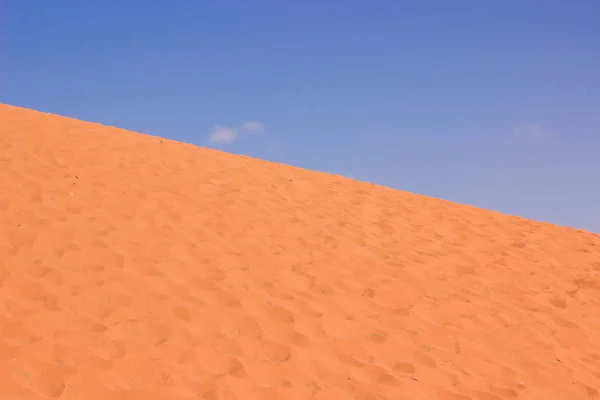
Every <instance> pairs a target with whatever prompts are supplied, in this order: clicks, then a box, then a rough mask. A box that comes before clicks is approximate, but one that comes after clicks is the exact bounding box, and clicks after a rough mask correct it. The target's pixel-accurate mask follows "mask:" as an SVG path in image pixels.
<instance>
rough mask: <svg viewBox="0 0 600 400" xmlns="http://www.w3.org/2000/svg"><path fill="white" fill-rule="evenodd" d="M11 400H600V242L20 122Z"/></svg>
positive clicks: (138, 142)
mask: <svg viewBox="0 0 600 400" xmlns="http://www.w3.org/2000/svg"><path fill="white" fill-rule="evenodd" d="M0 171H1V173H0V188H1V191H0V332H1V337H0V398H1V399H9V400H12V399H15V400H16V399H41V398H43V399H72V400H83V399H85V400H99V399H123V400H125V399H127V400H130V399H140V400H142V399H143V400H145V399H174V400H183V399H186V400H187V399H189V400H191V399H228V400H230V399H392V400H395V399H417V400H432V399H447V400H467V399H485V400H497V399H510V398H515V399H517V398H518V399H544V400H551V399H561V400H565V399H569V400H573V399H594V398H599V397H600V236H598V235H594V234H591V233H588V232H582V231H576V230H574V229H568V228H561V227H557V226H553V225H549V224H543V223H538V222H534V221H528V220H525V219H521V218H515V217H509V216H506V215H502V214H499V213H495V212H491V211H485V210H480V209H476V208H473V207H469V206H464V205H457V204H453V203H450V202H447V201H442V200H436V199H432V198H427V197H424V196H418V195H414V194H410V193H405V192H401V191H396V190H392V189H388V188H385V187H380V186H374V185H371V184H368V183H361V182H356V181H352V180H349V179H345V178H342V177H339V176H333V175H328V174H323V173H316V172H310V171H306V170H302V169H298V168H292V167H289V166H285V165H279V164H274V163H268V162H264V161H259V160H255V159H252V158H248V157H241V156H234V155H230V154H226V153H222V152H218V151H214V150H208V149H204V148H199V147H195V146H192V145H186V144H182V143H176V142H173V141H169V140H166V139H160V138H157V137H152V136H146V135H142V134H137V133H132V132H127V131H124V130H119V129H115V128H109V127H105V126H101V125H98V124H93V123H86V122H81V121H77V120H73V119H68V118H64V117H59V116H55V115H49V114H45V113H41V112H36V111H31V110H26V109H21V108H16V107H11V106H5V105H0Z"/></svg>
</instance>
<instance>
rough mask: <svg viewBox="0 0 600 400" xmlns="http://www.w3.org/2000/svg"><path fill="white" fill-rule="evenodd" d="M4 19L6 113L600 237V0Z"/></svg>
mask: <svg viewBox="0 0 600 400" xmlns="http://www.w3.org/2000/svg"><path fill="white" fill-rule="evenodd" d="M0 18H1V20H0V29H1V30H0V102H2V103H8V104H13V105H18V106H24V107H29V108H34V109H38V110H42V111H47V112H52V113H57V114H61V115H66V116H70V117H75V118H80V119H84V120H89V121H96V122H100V123H104V124H108V125H113V126H118V127H123V128H126V129H131V130H135V131H139V132H144V133H148V134H153V135H158V136H163V137H168V138H171V139H175V140H180V141H185V142H191V143H194V144H198V145H202V146H210V147H215V148H219V149H222V150H226V151H230V152H233V153H241V154H246V155H250V156H253V157H258V158H263V159H268V160H272V161H277V162H283V163H287V164H292V165H296V166H301V167H304V168H308V169H315V170H320V171H326V172H331V173H336V174H341V175H346V176H351V177H353V178H355V179H359V180H364V181H369V182H375V183H379V184H383V185H387V186H391V187H394V188H398V189H402V190H407V191H411V192H417V193H422V194H427V195H429V196H434V197H441V198H445V199H449V200H452V201H457V202H461V203H469V204H472V205H475V206H478V207H484V208H490V209H495V210H498V211H502V212H506V213H509V214H513V215H521V216H524V217H527V218H532V219H538V220H542V221H548V222H553V223H557V224H561V225H568V226H574V227H577V228H583V229H588V230H592V231H595V232H600V23H598V21H600V2H599V1H597V0H595V1H584V0H580V1H573V2H569V1H565V0H537V1H534V0H506V1H481V0H471V1H467V0H453V1H442V0H438V1H431V0H419V1H400V0H396V1H391V0H389V1H360V0H357V1H341V0H329V1H316V0H294V1H293V0H288V1H285V0H283V1H282V0H278V1H275V0H255V1H249V0H246V1H241V0H228V1H227V0H223V1H191V0H178V1H134V0H130V1H122V0H120V1H116V0H106V1H102V2H84V1H79V0H78V1H75V0H62V1H57V2H48V1H32V0H18V1H16V0H13V1H9V0H6V1H4V2H2V3H0ZM211 134H213V139H218V140H220V141H218V142H212V141H211Z"/></svg>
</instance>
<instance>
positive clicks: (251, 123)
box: [244, 121, 264, 132]
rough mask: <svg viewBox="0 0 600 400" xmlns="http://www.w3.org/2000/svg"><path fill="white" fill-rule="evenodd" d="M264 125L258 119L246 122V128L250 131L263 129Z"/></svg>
mask: <svg viewBox="0 0 600 400" xmlns="http://www.w3.org/2000/svg"><path fill="white" fill-rule="evenodd" d="M263 127H264V125H263V124H261V123H260V122H256V121H246V122H244V129H245V130H247V131H248V132H256V131H259V130H261V129H262V128H263Z"/></svg>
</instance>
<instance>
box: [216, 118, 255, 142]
mask: <svg viewBox="0 0 600 400" xmlns="http://www.w3.org/2000/svg"><path fill="white" fill-rule="evenodd" d="M263 127H264V125H263V124H261V123H260V122H256V121H246V122H244V123H243V124H242V126H240V127H237V128H231V127H228V126H221V125H217V126H215V127H214V128H213V130H212V131H211V132H210V142H211V143H224V144H231V143H233V142H235V141H236V140H237V138H238V136H239V135H238V134H239V133H253V132H256V131H259V130H261V129H262V128H263Z"/></svg>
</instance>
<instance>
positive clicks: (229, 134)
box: [210, 126, 237, 144]
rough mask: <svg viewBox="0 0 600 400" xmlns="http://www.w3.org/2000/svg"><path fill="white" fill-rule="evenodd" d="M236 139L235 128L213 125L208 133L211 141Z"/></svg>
mask: <svg viewBox="0 0 600 400" xmlns="http://www.w3.org/2000/svg"><path fill="white" fill-rule="evenodd" d="M235 139H237V129H235V128H228V127H226V126H215V127H214V128H213V130H212V131H211V133H210V141H211V142H212V143H227V144H229V143H233V142H234V141H235Z"/></svg>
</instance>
